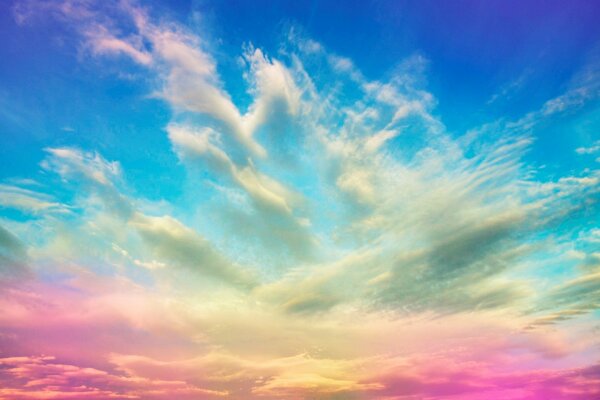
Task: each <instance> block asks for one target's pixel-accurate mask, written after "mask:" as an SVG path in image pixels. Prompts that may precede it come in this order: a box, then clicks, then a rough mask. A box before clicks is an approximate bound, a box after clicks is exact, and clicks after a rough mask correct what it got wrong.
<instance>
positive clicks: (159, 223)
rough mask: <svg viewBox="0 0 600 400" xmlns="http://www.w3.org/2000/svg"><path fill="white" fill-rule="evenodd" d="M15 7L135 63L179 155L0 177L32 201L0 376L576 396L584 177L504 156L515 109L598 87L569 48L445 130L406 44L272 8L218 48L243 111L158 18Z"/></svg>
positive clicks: (552, 106) (8, 304)
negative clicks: (382, 54)
mask: <svg viewBox="0 0 600 400" xmlns="http://www.w3.org/2000/svg"><path fill="white" fill-rule="evenodd" d="M29 4H30V5H34V6H35V5H38V4H39V5H40V7H41V8H40V9H41V10H42V12H45V11H47V10H52V11H51V13H52V14H53V15H55V16H57V18H59V20H60V21H63V22H65V23H66V22H68V23H70V24H71V26H72V27H73V29H74V30H75V31H76V32H77V33H78V34H79V35H80V36H79V38H80V39H81V41H82V43H83V45H84V46H86V49H88V50H89V52H90V53H91V54H92V55H94V57H107V56H108V57H109V62H115V63H118V62H119V60H118V59H116V58H115V57H113V56H115V55H118V56H124V57H129V58H131V59H132V60H133V61H134V62H135V63H136V64H138V66H137V67H136V68H140V69H141V70H142V71H143V74H145V75H144V76H145V77H148V78H149V79H148V80H147V82H150V87H149V88H148V93H151V94H153V95H154V96H155V97H159V98H160V99H162V100H163V101H165V102H166V103H167V104H169V105H170V106H171V107H172V109H173V115H172V117H171V120H170V121H169V123H168V124H167V125H166V126H165V127H164V128H165V131H166V135H167V138H168V140H169V143H170V148H165V149H164V150H165V151H173V152H174V153H176V155H177V157H178V159H179V161H180V162H181V166H180V167H181V168H184V169H185V171H186V173H187V175H186V182H185V187H183V188H181V189H182V190H181V193H177V194H175V195H172V196H170V197H169V199H168V200H164V199H158V200H156V199H155V200H151V199H148V198H146V197H145V195H144V189H145V188H143V187H139V185H135V184H136V183H138V182H131V181H128V179H131V178H132V177H128V175H127V171H126V170H124V167H122V166H121V164H120V163H119V162H117V161H111V160H110V154H109V153H107V154H105V155H101V154H99V153H98V152H96V151H86V150H83V149H78V148H75V147H53V148H48V149H46V157H45V159H44V160H43V161H42V163H41V167H42V170H43V172H44V173H48V172H51V173H48V174H46V175H45V178H46V179H47V185H45V186H44V188H50V187H52V188H54V187H56V189H55V191H53V192H52V193H53V194H52V195H50V194H42V193H39V192H35V191H34V190H30V189H24V188H23V187H19V186H16V184H15V185H8V184H7V185H1V186H0V203H1V204H3V205H4V206H5V207H6V208H8V207H10V208H17V209H19V210H21V211H26V212H27V213H30V214H32V215H33V216H35V217H36V218H30V216H28V217H27V219H26V220H17V219H12V218H10V215H8V216H7V217H6V218H3V219H2V220H0V223H2V227H1V228H0V264H1V265H2V268H3V269H2V271H3V274H4V271H8V272H6V275H16V274H17V272H16V271H17V270H24V269H26V268H28V267H26V265H28V266H29V265H31V269H32V271H34V272H35V279H31V280H27V281H18V280H17V281H11V282H7V283H6V284H4V283H3V285H4V286H3V287H2V289H3V290H2V291H0V308H1V309H3V310H4V312H3V313H2V315H0V322H1V324H0V345H2V348H7V349H14V350H11V354H8V353H7V354H6V355H7V357H5V358H3V359H0V363H1V364H2V366H3V367H4V368H0V379H1V382H0V383H2V385H1V387H2V388H3V389H0V397H1V396H6V397H10V398H13V397H14V398H40V397H42V398H43V397H44V396H45V397H47V398H70V397H71V398H111V397H113V398H143V399H152V398H156V399H160V398H172V397H173V396H175V397H176V398H190V399H191V398H194V399H195V398H212V397H236V398H251V397H259V398H273V399H275V398H281V397H286V398H305V397H315V398H331V399H335V398H344V399H346V398H382V399H385V398H461V399H473V400H474V399H483V398H514V399H519V398H566V399H579V398H585V397H586V396H587V397H588V398H589V397H591V396H595V395H596V394H597V389H596V388H597V381H598V374H597V366H596V365H595V364H594V362H595V361H594V360H595V358H594V357H596V358H597V355H598V351H597V349H596V348H595V347H594V345H593V344H592V343H593V342H594V341H593V340H592V339H590V338H591V337H592V335H593V331H592V328H591V326H592V324H593V323H595V320H594V319H593V318H592V317H593V316H592V315H590V313H591V312H592V311H593V310H595V309H597V306H598V304H597V301H596V298H597V297H598V295H599V293H600V292H599V291H600V283H599V282H600V280H599V278H598V252H597V250H596V249H594V247H593V246H594V243H596V242H597V236H598V235H597V234H596V233H597V232H596V230H593V229H592V228H589V221H593V220H594V218H593V217H594V216H595V215H596V214H597V196H598V182H599V179H600V175H599V173H598V171H597V170H592V169H587V170H582V171H576V170H574V171H571V172H569V173H567V174H563V176H556V177H549V175H548V174H543V173H542V172H543V171H542V170H541V168H539V167H538V166H536V165H534V164H532V163H531V162H530V159H528V157H527V154H528V151H530V149H531V147H532V145H533V143H534V141H535V137H534V132H533V128H534V127H536V126H539V125H540V124H542V123H543V122H544V121H549V120H550V119H551V118H553V117H555V116H558V115H564V114H566V113H568V112H569V111H573V110H577V109H579V108H581V107H583V106H584V105H586V104H588V103H589V102H591V101H594V100H595V99H596V98H597V74H595V72H594V69H593V68H589V67H586V68H584V69H583V70H582V71H580V73H579V74H578V77H576V78H574V79H573V81H572V82H571V83H570V84H569V85H568V87H567V89H566V90H565V92H564V93H563V94H561V95H559V96H557V97H555V98H553V99H549V100H548V101H547V102H545V103H544V104H543V105H542V106H541V107H540V108H539V109H538V110H533V111H531V112H529V113H527V114H525V115H523V116H521V117H517V118H516V119H515V120H514V121H505V120H501V121H492V122H490V123H488V124H484V125H482V126H479V127H475V128H473V129H472V130H471V131H469V132H467V133H465V134H462V135H461V134H460V133H455V132H448V130H447V129H446V127H445V126H444V123H443V120H442V119H441V117H440V116H439V115H437V114H436V111H435V107H436V103H437V100H436V98H435V96H434V95H433V94H432V93H430V92H429V91H428V90H427V82H426V77H427V68H428V64H429V61H428V60H427V59H426V58H425V57H424V56H423V55H420V54H415V55H412V56H409V57H407V58H406V59H405V60H403V61H402V62H400V63H399V64H398V66H397V67H396V68H394V69H393V70H391V71H389V73H388V74H387V75H386V77H385V78H381V79H371V78H368V77H367V76H365V75H364V74H362V73H361V72H360V71H359V70H358V68H357V66H356V64H355V63H354V62H353V61H352V60H350V59H348V58H345V57H343V56H340V55H337V54H333V53H331V52H330V51H329V50H328V49H327V48H326V47H325V46H324V45H322V44H320V43H318V42H316V41H314V40H312V39H306V38H302V37H300V36H298V34H297V32H295V31H294V30H293V29H292V31H291V32H290V34H289V35H288V42H286V43H284V44H283V45H282V46H281V48H280V51H278V52H277V53H275V54H274V55H269V54H266V52H264V51H263V50H261V49H258V48H254V47H253V46H252V45H247V46H245V48H244V49H241V50H240V53H241V58H240V60H241V63H240V69H241V70H240V71H239V72H240V75H241V77H242V78H243V81H242V82H244V84H245V85H246V89H247V94H248V98H249V101H248V107H247V108H246V109H245V110H244V108H243V107H240V106H238V104H237V101H236V100H237V97H236V96H235V95H234V92H233V91H232V92H231V93H230V92H229V91H228V90H226V88H227V87H228V85H226V84H225V83H227V82H226V79H225V78H227V76H225V77H223V76H222V75H221V74H220V70H219V65H218V64H217V57H215V56H213V55H212V54H211V52H210V47H211V43H207V42H206V38H205V37H203V36H198V35H196V34H195V33H194V32H193V31H192V30H190V29H187V28H186V27H185V26H183V25H181V24H177V23H175V22H172V21H167V20H160V21H159V20H157V19H154V18H152V17H151V12H150V10H146V9H143V8H141V7H139V6H137V5H136V3H131V2H122V3H119V4H118V5H114V6H113V5H106V6H102V5H101V4H100V3H94V2H74V3H72V2H63V3H57V5H51V6H44V5H41V3H36V2H32V3H29ZM104 7H106V8H104ZM34 8H35V7H34ZM15 12H16V13H17V16H18V18H19V20H20V21H22V22H23V23H25V22H26V21H27V20H29V19H30V18H33V15H30V10H29V11H28V9H27V7H26V6H18V7H16V11H15ZM49 12H50V11H49ZM82 61H83V62H85V61H86V60H85V58H84V59H82ZM590 65H592V64H590ZM515 85H516V86H515ZM515 85H509V87H508V89H507V90H508V91H507V92H506V93H504V94H506V95H509V94H510V91H512V90H516V89H518V86H520V83H518V81H517V84H515ZM501 95H503V93H502V91H501ZM491 101H495V99H493V100H491ZM594 146H595V144H593V145H592V147H589V148H588V147H585V148H582V149H583V150H576V151H577V152H578V153H581V154H588V153H591V152H592V151H593V150H590V149H593V148H594ZM130 150H131V151H136V149H130ZM105 156H107V158H105ZM147 173H153V171H147ZM52 185H56V186H52ZM133 188H135V189H133ZM53 190H54V189H53ZM64 210H68V211H69V212H68V213H67V212H63V211H64ZM59 211H60V212H59ZM583 220H585V221H588V222H585V223H584V222H581V221H583ZM584 225H585V227H586V228H585V229H586V230H585V231H584V230H583V229H584V228H583V227H584ZM4 226H6V228H5V227H4ZM9 230H10V231H9ZM13 232H14V233H13ZM21 237H22V238H23V239H22V240H21V239H19V238H21ZM574 237H581V240H579V241H578V242H577V243H576V244H572V243H574V242H573V240H572V238H574ZM29 238H33V239H34V240H26V239H29ZM30 242H31V243H30ZM25 243H27V245H26V244H25ZM557 243H558V244H559V245H560V246H559V247H560V249H559V250H557V249H556V246H557ZM565 243H566V244H572V246H567V245H566V244H565ZM558 253H560V255H559V256H556V255H557V254H558ZM567 256H569V257H570V258H569V257H567ZM561 257H562V258H561ZM555 259H556V260H555ZM566 259H568V260H567V261H564V260H566ZM552 262H556V263H557V264H560V265H559V267H560V268H558V267H556V268H554V267H553V265H550V266H548V264H552ZM140 267H142V268H140ZM553 268H554V269H553ZM557 271H558V272H557ZM553 274H554V275H553ZM547 276H548V277H547ZM546 277H547V279H546ZM575 318H578V320H577V321H574V319H575ZM586 318H587V319H586ZM559 322H561V323H559ZM575 322H577V323H575ZM550 325H552V329H550V328H549V326H550ZM533 328H535V329H533ZM3 354H4V353H3ZM12 354H14V355H25V356H22V357H8V355H12ZM35 354H51V355H52V356H36V355H35Z"/></svg>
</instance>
